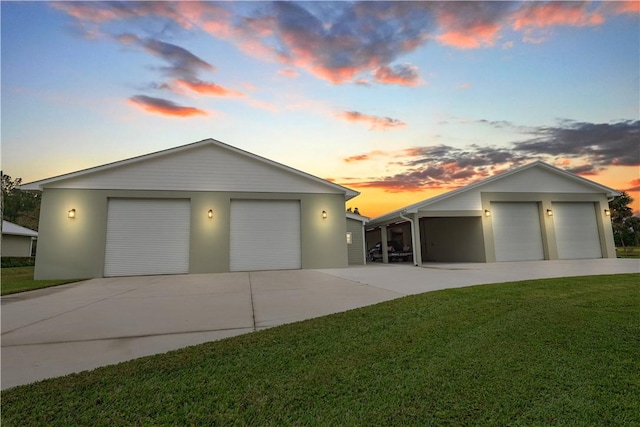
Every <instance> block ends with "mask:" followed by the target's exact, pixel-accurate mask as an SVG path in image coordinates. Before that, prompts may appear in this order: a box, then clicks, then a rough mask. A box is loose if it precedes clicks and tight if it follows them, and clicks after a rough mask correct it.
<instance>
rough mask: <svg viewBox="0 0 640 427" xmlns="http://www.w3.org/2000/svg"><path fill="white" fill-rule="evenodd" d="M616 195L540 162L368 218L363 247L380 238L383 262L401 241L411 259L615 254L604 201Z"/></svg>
mask: <svg viewBox="0 0 640 427" xmlns="http://www.w3.org/2000/svg"><path fill="white" fill-rule="evenodd" d="M619 194H620V193H618V192H617V191H615V190H613V189H611V188H608V187H606V186H603V185H601V184H598V183H596V182H594V181H590V180H588V179H585V178H582V177H580V176H578V175H575V174H573V173H570V172H567V171H564V170H562V169H559V168H557V167H554V166H551V165H549V164H547V163H544V162H541V161H537V162H533V163H530V164H527V165H524V166H521V167H518V168H515V169H512V170H510V171H507V172H504V173H501V174H499V175H494V176H492V177H490V178H487V179H485V180H482V181H479V182H477V183H475V184H471V185H469V186H466V187H463V188H460V189H457V190H454V191H451V192H448V193H445V194H442V195H439V196H436V197H433V198H430V199H427V200H424V201H422V202H419V203H416V204H413V205H410V206H407V207H405V208H403V209H399V210H396V211H393V212H390V213H388V214H386V215H382V216H380V217H377V218H373V219H372V220H371V221H370V222H369V224H368V226H367V233H366V240H367V247H368V248H369V249H372V248H373V247H374V245H376V244H377V242H381V243H382V253H383V256H382V260H383V262H388V261H389V260H391V259H392V257H391V256H390V254H391V253H393V252H394V250H395V249H394V247H393V246H394V245H397V246H398V247H400V246H402V247H404V248H406V249H407V250H409V251H410V252H411V254H410V255H411V258H412V260H413V262H414V263H415V264H416V265H417V264H420V263H423V262H495V261H530V260H556V259H590V258H615V257H616V252H615V246H614V242H613V232H612V227H611V219H610V211H609V204H608V201H609V200H610V199H612V198H613V197H615V196H617V195H619ZM383 236H385V238H383ZM391 242H393V243H391Z"/></svg>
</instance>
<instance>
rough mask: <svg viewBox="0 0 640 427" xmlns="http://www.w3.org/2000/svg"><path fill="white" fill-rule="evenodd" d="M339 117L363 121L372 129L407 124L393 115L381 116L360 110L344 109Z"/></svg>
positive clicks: (351, 120) (392, 127)
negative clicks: (392, 116) (393, 117)
mask: <svg viewBox="0 0 640 427" xmlns="http://www.w3.org/2000/svg"><path fill="white" fill-rule="evenodd" d="M338 117H339V118H341V119H343V120H346V121H348V122H363V123H366V124H368V125H369V126H370V127H369V129H371V130H388V129H395V128H399V127H403V126H405V123H404V122H402V121H400V120H398V119H392V118H391V117H379V116H372V115H369V114H363V113H360V112H358V111H344V112H342V113H340V114H339V115H338Z"/></svg>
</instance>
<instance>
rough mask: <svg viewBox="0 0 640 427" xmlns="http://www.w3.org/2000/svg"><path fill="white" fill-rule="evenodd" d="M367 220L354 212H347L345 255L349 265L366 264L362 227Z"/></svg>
mask: <svg viewBox="0 0 640 427" xmlns="http://www.w3.org/2000/svg"><path fill="white" fill-rule="evenodd" d="M368 222H369V218H367V217H366V216H362V215H360V214H357V213H355V212H347V254H348V258H349V265H365V264H366V263H367V246H366V241H365V231H364V227H365V226H366V224H367V223H368Z"/></svg>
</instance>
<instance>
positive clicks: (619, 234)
mask: <svg viewBox="0 0 640 427" xmlns="http://www.w3.org/2000/svg"><path fill="white" fill-rule="evenodd" d="M621 193H622V194H620V195H619V196H616V197H614V198H613V200H611V201H610V202H609V209H610V210H611V226H612V227H613V236H614V240H615V243H616V245H620V246H622V247H625V246H626V243H629V244H631V245H633V244H634V243H635V242H634V241H635V240H637V236H635V234H636V233H635V232H630V231H632V230H634V227H637V222H636V221H635V220H634V219H633V218H634V217H633V210H632V209H631V207H630V206H629V205H631V203H633V198H632V197H631V196H629V194H627V193H626V192H625V191H622V192H621Z"/></svg>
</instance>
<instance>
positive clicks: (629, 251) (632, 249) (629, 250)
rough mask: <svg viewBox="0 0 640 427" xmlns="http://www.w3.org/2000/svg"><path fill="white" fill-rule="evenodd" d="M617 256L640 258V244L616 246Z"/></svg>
mask: <svg viewBox="0 0 640 427" xmlns="http://www.w3.org/2000/svg"><path fill="white" fill-rule="evenodd" d="M616 256H617V257H618V258H640V246H627V247H625V248H616Z"/></svg>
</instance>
